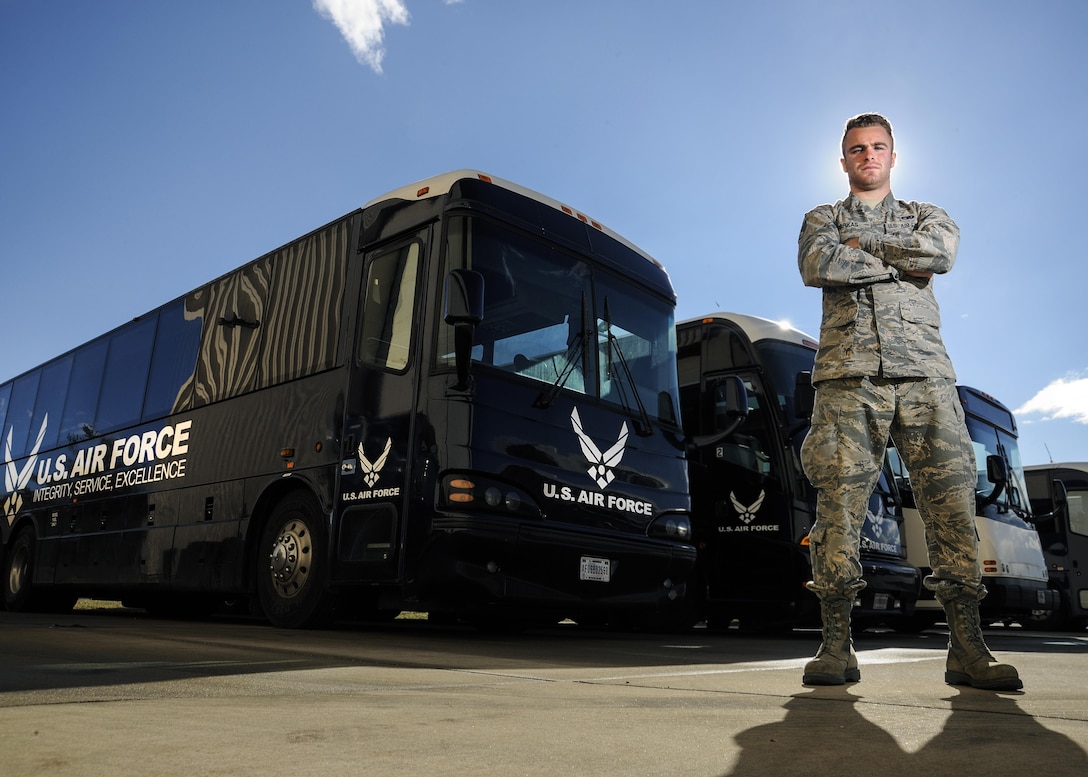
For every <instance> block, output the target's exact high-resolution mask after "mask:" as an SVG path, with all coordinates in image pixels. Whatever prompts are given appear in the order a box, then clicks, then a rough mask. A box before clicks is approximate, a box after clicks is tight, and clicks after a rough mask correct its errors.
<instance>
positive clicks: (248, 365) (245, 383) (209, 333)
mask: <svg viewBox="0 0 1088 777" xmlns="http://www.w3.org/2000/svg"><path fill="white" fill-rule="evenodd" d="M271 275H272V269H271V260H270V259H268V258H267V257H266V258H264V259H261V260H259V261H257V262H254V263H252V264H248V265H246V266H245V267H242V268H241V269H239V270H236V271H234V272H232V273H231V274H229V275H227V276H226V277H224V278H222V279H221V280H219V281H216V282H214V283H211V284H209V285H207V286H204V287H203V288H201V289H198V290H197V291H195V292H193V293H192V294H190V295H189V296H188V297H186V298H185V315H186V317H187V318H190V319H199V320H200V321H201V322H202V330H201V338H200V351H199V355H198V357H197V363H196V370H195V372H194V377H193V407H201V406H203V405H207V404H209V403H211V402H218V401H219V400H221V399H228V398H229V397H236V396H238V395H240V394H244V393H246V392H247V391H250V390H252V389H253V388H254V387H255V385H256V381H257V373H258V347H259V343H260V338H261V331H262V328H261V327H262V322H263V321H264V316H265V304H266V302H267V301H268V286H269V282H270V278H271Z"/></svg>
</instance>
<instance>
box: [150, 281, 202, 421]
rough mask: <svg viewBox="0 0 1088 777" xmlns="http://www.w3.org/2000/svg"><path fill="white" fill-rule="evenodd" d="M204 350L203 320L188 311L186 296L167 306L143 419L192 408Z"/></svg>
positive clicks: (153, 355)
mask: <svg viewBox="0 0 1088 777" xmlns="http://www.w3.org/2000/svg"><path fill="white" fill-rule="evenodd" d="M199 351H200V320H199V319H193V318H188V317H187V316H186V315H185V303H184V301H182V300H179V301H178V302H176V303H174V304H173V305H170V306H169V307H166V308H164V309H163V311H162V312H161V313H160V314H159V327H158V330H157V331H156V332H155V347H154V351H153V352H152V354H151V374H150V375H149V376H148V379H147V394H146V396H145V397H144V409H143V420H145V421H150V420H152V419H155V418H160V417H162V416H164V415H169V414H170V413H179V412H181V411H183V410H188V409H189V406H190V404H191V402H192V387H193V371H194V369H195V368H196V357H197V353H198V352H199Z"/></svg>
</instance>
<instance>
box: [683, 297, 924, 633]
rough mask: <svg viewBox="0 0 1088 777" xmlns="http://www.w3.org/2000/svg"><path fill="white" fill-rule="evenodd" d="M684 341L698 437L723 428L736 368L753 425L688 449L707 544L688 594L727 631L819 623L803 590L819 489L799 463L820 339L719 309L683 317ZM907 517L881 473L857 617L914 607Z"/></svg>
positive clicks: (690, 428) (690, 430) (881, 616)
mask: <svg viewBox="0 0 1088 777" xmlns="http://www.w3.org/2000/svg"><path fill="white" fill-rule="evenodd" d="M677 343H678V348H677V352H678V357H677V365H678V369H679V374H680V404H681V408H682V413H681V415H682V418H683V423H684V427H685V432H687V434H688V435H689V436H691V437H694V436H696V435H700V434H705V433H708V432H711V431H712V430H713V429H714V428H715V427H716V426H717V425H724V423H723V422H722V421H718V420H716V419H715V417H714V416H715V413H716V412H717V408H716V407H715V404H714V403H713V402H709V401H708V398H709V397H711V396H712V395H713V393H714V387H715V386H716V385H717V384H718V383H719V382H720V381H722V380H725V379H728V378H730V377H734V376H735V377H739V378H740V379H742V380H743V381H744V385H745V388H746V389H747V396H748V414H747V418H746V419H745V420H744V422H743V423H742V424H741V425H740V426H739V427H738V428H736V429H735V431H733V432H732V433H731V434H730V435H729V436H727V437H726V438H725V439H723V440H721V441H719V442H717V443H716V444H713V445H708V446H704V447H701V448H696V449H695V450H694V452H693V453H691V454H690V455H689V461H690V473H689V480H690V483H691V489H692V524H693V529H694V533H695V538H696V544H697V547H698V548H699V565H698V586H697V588H696V590H695V592H694V595H693V597H692V600H691V601H692V602H693V603H698V606H699V608H700V610H701V614H702V615H703V616H704V617H705V619H706V621H707V625H708V626H709V627H718V628H726V627H728V625H729V623H730V621H732V620H738V621H739V622H740V625H741V626H742V627H744V626H746V625H750V626H755V627H757V628H758V627H772V628H773V627H785V626H803V625H818V624H819V619H820V615H819V600H818V599H817V597H816V596H814V595H813V594H812V593H811V592H809V591H808V590H807V589H806V588H805V583H806V582H808V581H809V580H811V579H812V567H811V562H810V556H809V546H808V534H809V530H810V529H811V528H812V524H813V522H814V520H815V511H816V491H815V489H814V488H813V486H812V485H811V483H809V482H808V479H807V478H806V477H805V475H804V472H803V471H802V468H801V462H800V448H801V443H802V442H803V441H804V438H805V434H806V433H807V431H808V426H809V415H810V414H811V402H812V389H811V373H812V367H813V364H814V362H815V358H816V349H817V343H816V340H815V338H813V337H810V336H809V335H806V334H805V333H803V332H801V331H799V330H797V329H794V328H793V327H791V326H789V325H786V324H781V323H778V322H775V321H770V320H768V319H765V318H758V317H755V316H749V315H742V314H738V313H724V312H718V313H712V314H710V315H707V316H701V317H699V318H692V319H688V320H685V321H682V322H680V323H679V324H678V325H677ZM798 387H800V388H798ZM799 394H800V395H802V396H798V395H799ZM806 394H807V396H804V395H806ZM806 406H807V408H806ZM901 522H902V516H901V515H900V514H899V512H898V508H897V506H896V503H895V500H894V499H893V498H892V491H891V487H890V485H889V482H888V480H887V477H886V475H885V474H882V475H881V478H880V481H879V483H878V485H877V488H876V490H875V491H874V493H873V495H872V497H871V499H870V502H869V508H868V511H867V513H866V516H865V523H864V526H863V529H862V545H861V561H862V567H863V571H864V578H865V581H866V583H867V585H866V587H865V589H864V590H863V591H862V592H861V594H860V595H859V599H858V601H857V603H856V605H855V609H854V614H853V618H854V622H855V623H857V624H859V625H862V624H866V623H875V622H877V621H885V620H888V619H892V620H894V619H896V618H898V617H901V616H902V615H903V614H904V613H907V614H909V613H910V612H911V611H912V609H913V604H914V600H915V598H916V597H917V591H918V571H917V570H916V569H915V568H914V567H913V566H911V565H910V564H909V563H908V562H907V559H906V549H905V546H904V542H903V535H902V527H901Z"/></svg>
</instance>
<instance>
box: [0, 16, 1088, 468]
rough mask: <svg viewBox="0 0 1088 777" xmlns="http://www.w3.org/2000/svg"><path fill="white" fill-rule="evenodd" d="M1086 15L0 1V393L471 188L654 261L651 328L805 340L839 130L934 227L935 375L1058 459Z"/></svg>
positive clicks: (1075, 436) (1067, 412) (1067, 410)
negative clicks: (605, 232) (713, 320)
mask: <svg viewBox="0 0 1088 777" xmlns="http://www.w3.org/2000/svg"><path fill="white" fill-rule="evenodd" d="M1086 31H1088V3H1082V2H1079V1H1077V0H1068V1H1066V2H1061V1H1058V0H1039V1H1038V2H1035V3H1030V4H1029V3H1024V2H1000V1H998V2H984V1H983V0H978V1H977V2H956V1H955V0H942V1H938V2H933V1H932V0H918V1H917V2H914V3H911V4H909V5H904V4H898V3H869V4H858V3H854V2H840V0H812V1H811V2H810V1H808V0H794V1H793V2H774V1H771V0H769V1H768V2H764V3H751V2H730V1H729V0H720V1H717V2H714V1H711V0H705V1H703V2H683V0H677V2H648V1H643V0H596V1H595V0H549V2H516V1H514V0H460V2H449V1H448V0H447V1H443V0H371V1H365V0H357V1H356V2H351V1H350V0H339V1H336V0H320V1H319V2H317V3H314V2H311V0H189V1H188V2H185V3H178V2H175V3H166V2H141V1H140V0H96V2H86V0H53V1H52V2H45V1H43V0H0V99H2V104H0V236H2V243H0V246H2V247H0V260H2V265H0V266H2V268H3V281H2V283H0V289H2V292H0V300H2V301H0V332H2V333H3V334H2V336H0V379H7V378H9V377H13V376H14V375H16V374H18V373H21V372H23V371H24V370H26V369H29V368H30V367H33V366H34V365H36V364H38V363H40V362H42V361H45V360H46V359H47V358H50V357H52V356H55V355H57V354H59V353H61V352H63V351H66V350H68V349H70V348H72V347H74V346H76V345H78V344H79V343H81V342H84V341H85V340H87V339H90V338H91V337H93V336H95V335H97V334H100V333H102V332H104V331H107V330H108V329H111V328H113V327H115V326H117V325H119V324H121V323H123V322H124V321H126V320H129V319H131V318H132V317H134V316H137V315H140V314H142V313H144V312H146V311H147V310H150V309H151V308H154V307H156V306H158V305H159V304H161V303H163V302H166V301H167V300H170V299H173V298H175V297H177V296H179V295H180V294H182V293H184V292H187V291H189V290H190V289H192V288H194V287H196V286H198V285H200V284H202V283H204V282H205V281H208V280H210V279H212V278H214V277H216V276H218V275H220V274H222V273H223V272H226V271H227V270H229V269H232V268H233V267H235V266H237V265H240V264H242V263H243V262H245V261H248V260H249V259H252V258H255V257H257V256H259V255H261V254H263V253H265V252H267V251H269V250H271V249H273V248H275V247H277V246H279V245H281V244H282V243H285V242H287V241H288V240H290V239H292V238H294V237H297V236H299V235H301V234H303V233H305V232H307V231H309V230H310V229H313V228H315V227H317V226H319V225H321V224H324V223H326V222H328V221H330V220H332V219H333V218H336V217H338V216H340V215H342V214H344V213H347V212H348V211H350V210H352V209H354V208H356V207H358V206H359V205H361V204H363V203H365V202H366V201H368V200H370V199H372V198H373V197H375V196H377V195H380V194H382V193H384V192H386V191H388V190H391V189H393V188H396V187H398V186H401V185H403V184H406V183H409V182H412V181H415V180H418V179H421V178H425V177H427V176H430V175H433V174H437V173H440V172H446V171H449V170H454V169H459V168H462V167H473V168H479V169H482V170H485V171H487V172H490V173H492V174H494V175H498V176H501V177H504V178H508V179H511V180H513V181H516V182H518V183H520V184H522V185H525V186H528V187H530V188H533V189H536V190H538V191H540V192H543V193H545V194H548V195H550V196H552V197H555V198H557V199H560V200H562V201H564V202H567V203H569V204H570V205H572V206H574V207H576V208H578V209H580V210H582V211H583V212H585V213H587V214H589V215H590V216H592V217H593V218H595V219H597V220H599V221H601V222H603V223H605V224H607V225H608V226H609V227H611V228H612V229H614V230H616V231H618V232H620V233H621V234H623V235H624V236H626V237H627V238H629V239H630V240H631V241H633V242H634V243H636V244H638V245H639V246H641V247H642V248H644V249H645V250H647V251H649V252H650V253H651V254H653V255H654V256H655V257H657V258H658V259H659V260H661V261H662V262H663V263H664V264H665V265H666V267H667V268H668V269H669V272H670V275H671V276H672V279H673V283H674V285H675V287H676V290H677V295H678V317H680V318H688V317H692V316H697V315H700V314H703V313H706V312H710V311H712V310H734V311H738V312H744V313H751V314H755V315H762V316H766V317H768V318H773V319H786V320H789V321H791V322H792V323H793V324H794V325H795V326H798V327H799V328H801V329H804V330H806V331H808V332H811V333H816V332H818V330H819V315H820V295H819V292H818V291H817V290H815V289H809V288H805V287H804V286H803V285H802V284H801V280H800V276H799V275H798V272H797V264H796V262H797V258H796V256H797V234H798V231H799V229H800V225H801V218H802V216H803V214H804V212H805V211H806V210H808V209H809V208H811V207H813V206H814V205H816V204H818V203H821V202H829V201H834V200H837V199H841V198H842V197H843V196H844V195H845V194H846V191H847V187H846V179H845V176H844V174H843V173H842V170H841V168H840V166H839V161H838V160H839V156H840V153H839V149H838V144H839V139H840V137H841V132H842V124H843V121H844V120H845V119H846V118H847V117H849V116H851V115H853V114H856V113H859V112H862V111H879V112H882V113H885V114H886V115H888V116H889V118H891V120H892V122H893V123H894V125H895V129H896V151H897V153H898V163H897V165H896V168H895V171H894V173H893V178H892V184H893V191H894V192H895V194H896V195H897V196H899V197H900V198H903V199H917V200H926V201H930V202H935V203H937V204H939V205H941V206H942V207H944V208H945V209H946V210H947V211H948V212H949V213H950V214H951V215H952V217H953V218H954V219H955V220H956V221H957V222H958V223H959V225H960V228H961V230H962V242H961V246H960V253H959V259H958V261H957V264H956V266H955V267H954V268H953V270H952V272H951V273H949V274H948V275H946V276H943V277H941V278H939V279H938V280H937V285H936V290H937V296H938V299H939V301H940V303H941V306H942V312H943V317H944V334H945V340H946V343H947V345H948V347H949V351H950V352H951V354H952V358H953V361H954V362H955V364H956V368H957V371H958V373H959V379H960V381H961V382H963V383H967V384H969V385H973V386H976V387H977V388H980V389H983V390H985V391H988V392H989V393H991V394H993V395H995V396H996V397H998V398H999V399H1000V400H1002V401H1003V402H1004V403H1005V404H1007V405H1008V406H1009V407H1011V408H1013V409H1015V410H1017V411H1018V418H1019V421H1020V426H1021V444H1022V451H1023V455H1024V460H1025V463H1029V464H1035V463H1043V462H1046V461H1048V460H1050V459H1051V457H1053V459H1054V460H1055V461H1060V460H1079V461H1083V460H1086V459H1088V348H1086V339H1088V305H1086V303H1085V296H1086V295H1085V290H1086V284H1085V280H1084V278H1085V273H1084V270H1083V269H1082V265H1083V263H1084V257H1083V254H1084V249H1083V247H1082V245H1081V244H1082V241H1081V240H1079V238H1078V237H1077V234H1078V233H1077V230H1078V229H1079V226H1080V224H1081V221H1080V220H1081V218H1083V215H1081V208H1082V207H1083V204H1082V203H1083V195H1082V193H1081V190H1080V186H1081V185H1082V182H1083V181H1084V180H1085V172H1086V171H1085V167H1086V161H1085V153H1084V151H1083V148H1082V146H1083V141H1082V135H1083V134H1084V127H1085V126H1086V125H1088V115H1086V113H1088V90H1086V88H1085V84H1084V77H1085V74H1086V73H1088V54H1086V53H1085V50H1086V48H1085V46H1084V45H1083V38H1084V35H1085V32H1086Z"/></svg>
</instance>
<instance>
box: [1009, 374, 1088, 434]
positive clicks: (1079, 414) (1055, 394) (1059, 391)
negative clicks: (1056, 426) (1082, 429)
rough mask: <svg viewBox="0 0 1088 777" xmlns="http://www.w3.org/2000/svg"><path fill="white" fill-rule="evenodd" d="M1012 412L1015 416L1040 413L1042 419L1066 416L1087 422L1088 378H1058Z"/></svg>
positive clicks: (1081, 422) (1047, 419)
mask: <svg viewBox="0 0 1088 777" xmlns="http://www.w3.org/2000/svg"><path fill="white" fill-rule="evenodd" d="M1013 413H1014V414H1015V415H1016V416H1020V415H1025V414H1028V413H1041V414H1042V415H1043V417H1042V419H1041V420H1043V421H1050V420H1053V419H1056V418H1067V419H1072V420H1073V421H1076V422H1077V423H1080V424H1088V378H1080V377H1071V378H1058V379H1057V380H1056V381H1054V382H1053V383H1051V384H1049V385H1048V386H1045V387H1043V389H1041V390H1040V391H1039V393H1038V394H1036V395H1035V396H1033V397H1032V398H1031V399H1029V400H1028V401H1027V402H1025V403H1024V404H1023V405H1021V406H1020V407H1018V408H1017V409H1016V410H1014V411H1013Z"/></svg>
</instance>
